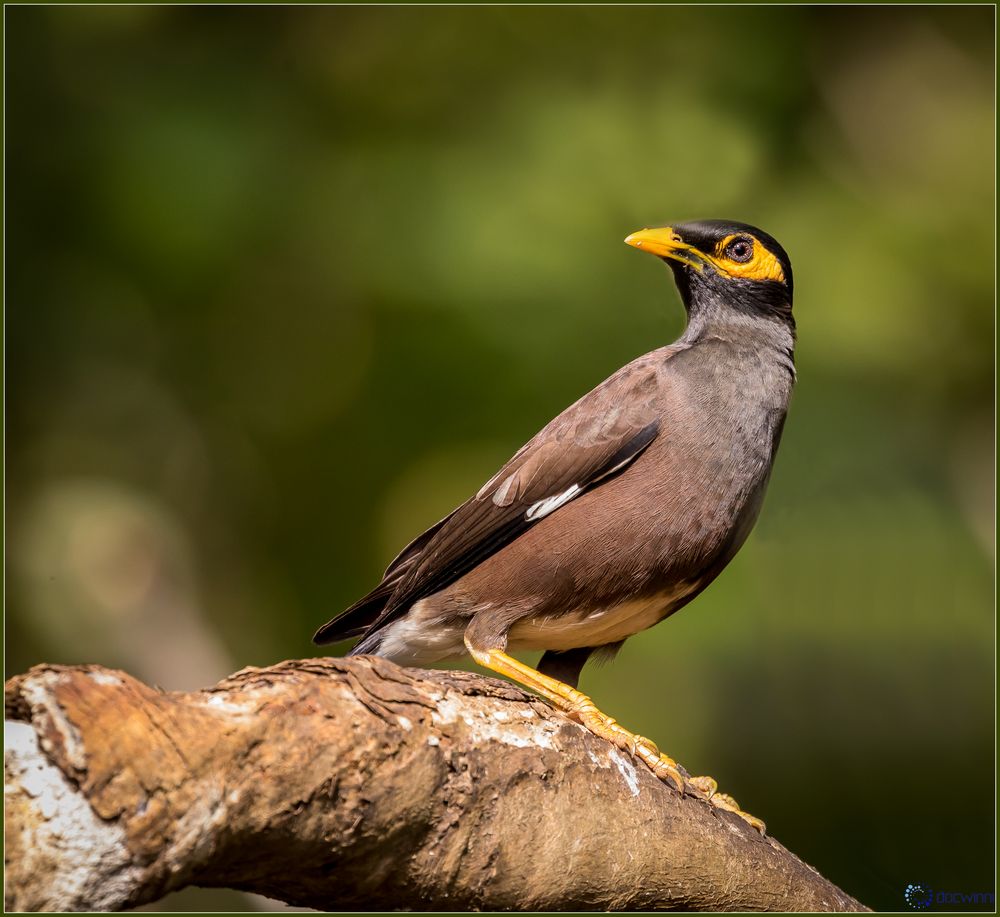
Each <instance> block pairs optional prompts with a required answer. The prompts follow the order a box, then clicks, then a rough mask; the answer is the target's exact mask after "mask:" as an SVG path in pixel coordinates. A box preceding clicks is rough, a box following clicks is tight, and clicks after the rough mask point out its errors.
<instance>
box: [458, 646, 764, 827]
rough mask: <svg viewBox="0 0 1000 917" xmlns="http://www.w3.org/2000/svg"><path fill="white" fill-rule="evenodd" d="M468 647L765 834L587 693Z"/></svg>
mask: <svg viewBox="0 0 1000 917" xmlns="http://www.w3.org/2000/svg"><path fill="white" fill-rule="evenodd" d="M465 646H466V648H467V649H468V650H469V653H470V654H471V656H472V658H473V659H475V660H476V662H478V663H479V664H480V665H481V666H483V667H484V668H487V669H490V670H491V671H493V672H496V673H497V674H499V675H506V676H507V677H508V678H510V679H513V680H514V681H516V682H517V683H518V684H520V685H523V686H524V687H526V688H530V689H531V690H532V691H535V692H536V693H538V694H540V695H541V696H542V697H544V698H545V699H546V700H547V701H549V702H550V703H551V704H552V705H553V706H555V707H556V709H558V710H562V711H563V712H564V713H566V714H567V715H569V716H570V717H572V718H573V719H575V720H577V721H578V722H580V723H582V724H583V725H584V726H585V727H586V728H587V729H589V730H590V731H591V732H592V733H594V735H596V736H600V737H601V738H602V739H607V740H608V741H609V742H611V743H612V744H613V745H615V746H617V747H618V748H621V749H625V750H627V751H629V752H630V753H631V754H634V755H636V756H637V757H639V758H641V759H642V761H643V762H644V763H645V764H646V765H647V766H648V767H649V769H650V770H651V771H652V772H653V773H654V774H656V776H657V777H659V778H660V779H661V780H668V781H670V782H671V783H672V784H673V785H674V787H675V788H676V789H677V790H678V791H680V792H681V793H683V792H684V791H685V790H693V791H694V792H695V794H696V795H700V796H703V797H704V798H706V799H708V801H709V802H710V803H711V804H712V805H713V806H715V807H716V808H719V809H725V810H726V811H728V812H733V813H735V814H736V815H739V816H740V818H742V819H743V820H744V821H746V822H748V823H749V824H750V825H752V826H753V827H754V828H756V829H757V830H758V831H760V833H761V834H763V833H764V831H765V826H764V822H762V821H761V820H760V819H759V818H755V817H754V816H753V815H750V814H749V813H748V812H744V811H743V810H742V809H741V808H740V807H739V805H738V804H737V802H736V800H735V799H733V797H732V796H729V795H728V794H726V793H720V792H718V789H719V785H718V784H717V783H716V782H715V780H713V779H712V778H711V777H691V776H690V775H688V773H687V771H685V770H684V769H683V768H681V767H680V766H679V765H678V764H677V762H676V761H674V760H673V759H672V758H671V757H669V756H668V755H665V754H662V753H661V752H660V750H659V749H658V748H657V747H656V745H655V744H654V743H653V742H651V741H650V740H649V739H647V738H645V737H644V736H640V735H636V734H635V733H632V732H629V731H628V730H627V729H625V728H624V727H623V726H621V725H619V723H618V722H617V721H616V720H615V719H613V718H612V717H610V716H608V715H607V714H605V713H602V712H601V711H600V710H598V709H597V706H596V705H595V704H594V702H593V701H592V700H591V699H590V698H589V697H587V695H586V694H583V693H582V692H581V691H577V690H576V688H571V687H570V686H569V685H567V684H563V683H562V682H561V681H558V680H556V679H555V678H551V677H550V676H548V675H544V674H542V673H541V672H539V671H537V670H536V669H533V668H531V666H529V665H525V664H524V663H523V662H519V661H518V660H517V659H515V658H514V657H513V656H509V655H508V654H507V653H505V652H504V651H503V650H499V649H495V648H494V649H479V648H478V647H476V646H474V645H473V644H472V642H471V641H470V640H469V637H468V635H466V638H465Z"/></svg>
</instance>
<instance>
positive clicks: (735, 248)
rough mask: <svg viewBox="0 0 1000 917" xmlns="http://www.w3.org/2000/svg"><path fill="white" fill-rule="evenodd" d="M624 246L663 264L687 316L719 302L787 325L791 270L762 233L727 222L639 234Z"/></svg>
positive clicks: (774, 242)
mask: <svg viewBox="0 0 1000 917" xmlns="http://www.w3.org/2000/svg"><path fill="white" fill-rule="evenodd" d="M625 241H626V242H627V243H628V244H629V245H632V246H635V247H636V248H638V249H641V250H642V251H644V252H650V253H651V254H653V255H657V256H659V257H660V258H662V259H663V260H664V261H666V262H667V263H668V264H669V265H670V267H671V268H672V269H673V272H674V277H675V279H676V281H677V287H678V289H679V290H680V293H681V298H682V299H683V300H684V306H685V308H687V310H688V311H689V312H691V311H692V310H697V309H698V308H699V306H701V305H703V304H706V303H708V302H721V303H724V304H725V305H727V306H730V307H732V308H736V309H740V310H743V311H747V312H750V313H752V314H755V315H768V316H775V317H780V318H783V319H785V320H786V321H789V322H791V313H792V265H791V262H790V261H789V260H788V255H787V254H786V253H785V250H784V249H783V248H782V247H781V246H780V245H779V244H778V242H777V240H776V239H774V238H773V237H772V236H769V235H768V234H767V233H766V232H762V231H761V230H759V229H757V228H755V227H753V226H749V225H747V224H746V223H734V222H732V221H731V220H701V221H699V222H697V223H677V224H675V225H673V226H664V227H661V228H659V229H642V230H640V231H639V232H634V233H632V235H630V236H629V237H628V238H626V239H625Z"/></svg>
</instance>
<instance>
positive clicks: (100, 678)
mask: <svg viewBox="0 0 1000 917" xmlns="http://www.w3.org/2000/svg"><path fill="white" fill-rule="evenodd" d="M87 677H88V678H89V679H90V680H91V681H92V682H94V684H96V685H108V686H109V687H113V688H118V687H121V686H122V685H123V684H124V682H123V681H122V680H121V679H120V678H119V677H118V676H117V675H112V674H111V673H110V672H88V673H87Z"/></svg>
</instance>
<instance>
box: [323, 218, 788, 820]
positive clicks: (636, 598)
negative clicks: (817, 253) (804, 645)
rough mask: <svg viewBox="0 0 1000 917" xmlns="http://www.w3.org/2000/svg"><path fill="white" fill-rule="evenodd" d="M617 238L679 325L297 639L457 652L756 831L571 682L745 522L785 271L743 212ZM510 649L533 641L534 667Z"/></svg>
mask: <svg viewBox="0 0 1000 917" xmlns="http://www.w3.org/2000/svg"><path fill="white" fill-rule="evenodd" d="M625 241H626V242H627V243H628V244H629V245H632V246H635V247H636V248H638V249H641V250H643V251H647V252H650V253H651V254H654V255H656V256H658V257H660V258H662V259H663V260H664V261H665V262H666V263H667V264H669V265H670V267H671V269H672V270H673V274H674V280H675V282H676V284H677V287H678V289H679V291H680V294H681V299H682V300H683V302H684V308H685V309H686V310H687V317H688V323H687V328H686V329H685V331H684V333H683V335H681V337H680V338H679V339H678V340H677V341H676V342H675V343H673V344H671V345H670V346H669V347H662V348H660V349H659V350H654V351H652V352H651V353H647V354H646V355H645V356H641V357H639V358H638V359H636V360H633V361H632V362H631V363H629V364H628V365H627V366H624V367H622V368H621V369H620V370H618V372H616V373H615V374H614V375H613V376H611V377H610V378H609V379H606V380H605V381H604V382H602V383H601V384H600V385H598V386H597V388H595V389H594V390H593V391H591V392H589V393H588V394H586V395H584V396H583V397H582V398H581V399H580V400H579V401H577V402H576V403H575V404H572V405H570V407H568V408H567V409H566V410H565V411H563V412H562V413H561V414H560V415H559V416H558V417H556V418H555V419H554V420H553V421H551V423H549V424H548V425H547V426H546V427H544V428H543V429H542V430H541V432H540V433H538V435H537V436H535V437H534V439H532V440H531V441H530V442H528V443H527V445H525V446H524V447H523V448H522V449H520V451H518V452H517V453H516V454H515V455H514V457H513V458H511V459H510V461H509V462H507V464H506V465H504V466H503V468H501V469H500V471H498V472H497V473H496V474H495V475H494V476H493V477H492V478H490V480H489V481H487V482H486V483H485V484H484V485H483V486H482V488H480V490H479V492H478V493H477V494H476V495H475V496H473V497H472V498H471V499H469V500H467V501H466V502H465V503H463V504H462V505H461V506H459V507H458V508H457V509H456V510H454V512H452V513H450V514H449V515H448V516H446V517H445V518H444V519H442V520H441V521H440V522H438V523H437V524H436V525H433V526H431V528H429V529H428V530H427V531H426V532H424V533H423V534H422V535H420V536H418V537H417V538H416V539H414V540H413V541H412V542H411V543H410V544H409V545H407V546H406V547H405V548H404V549H403V551H402V552H401V553H400V555H399V556H398V557H397V558H396V559H395V560H394V561H393V562H392V563H391V564H390V565H389V569H388V570H386V572H385V576H384V577H383V578H382V582H381V583H379V584H378V586H376V587H375V589H373V590H372V591H371V592H370V593H369V594H368V595H366V596H365V597H364V598H363V599H360V600H359V601H358V602H356V603H355V604H354V605H352V606H351V607H350V608H348V609H347V610H346V611H344V612H342V613H341V614H340V615H338V616H337V617H335V618H334V619H333V620H332V621H330V622H329V623H327V624H324V625H323V626H322V627H321V628H320V629H319V630H318V631H317V632H316V635H315V637H314V640H315V641H316V643H321V644H322V643H332V642H334V641H337V640H344V639H346V638H349V637H356V636H359V635H360V636H362V639H361V640H360V641H359V642H358V643H357V645H356V646H355V647H354V648H353V649H352V650H351V653H350V654H351V655H358V654H368V655H374V656H384V657H386V658H388V659H392V660H394V661H396V662H398V663H402V664H410V665H426V664H429V663H433V662H437V661H439V660H442V659H447V658H451V657H457V656H461V655H464V654H465V653H466V652H468V653H471V655H472V657H473V658H474V659H475V660H476V662H478V663H479V664H480V665H482V666H485V667H486V668H488V669H491V670H492V671H494V672H498V673H500V674H502V675H506V676H508V677H509V678H512V679H513V680H514V681H516V682H518V683H519V684H521V685H524V686H525V687H527V688H530V689H531V690H532V691H535V692H537V693H538V694H541V695H542V696H543V697H545V698H546V699H547V700H549V701H550V702H551V703H552V704H553V705H555V706H556V707H557V708H558V709H560V710H562V711H564V712H565V713H567V714H568V715H569V716H571V717H573V718H574V719H576V720H578V721H579V722H581V723H582V724H583V725H584V726H586V727H587V728H588V729H590V730H591V731H592V732H594V733H595V734H597V735H599V736H603V737H604V738H606V739H608V740H610V741H611V742H613V743H614V744H615V745H617V746H618V747H620V748H624V749H628V750H629V751H630V752H632V753H634V754H636V755H638V756H639V757H640V758H642V760H643V761H645V762H646V764H647V765H648V766H649V767H650V768H651V769H652V770H653V771H654V773H656V774H657V775H658V776H660V777H661V778H664V779H666V780H670V781H672V782H673V783H674V784H675V785H676V786H677V788H678V789H680V790H681V791H682V792H683V791H684V790H685V789H691V790H692V791H693V792H694V793H695V795H704V796H708V797H709V798H710V799H711V801H712V802H713V803H714V804H715V805H717V806H719V807H721V808H726V809H730V810H732V811H736V812H738V814H740V815H742V816H743V817H744V818H746V819H747V820H748V821H749V822H751V824H754V825H755V826H756V827H758V828H759V829H761V830H763V824H762V823H761V822H760V821H759V820H758V819H755V818H753V816H749V815H747V814H746V813H744V812H741V811H740V810H739V807H738V806H737V805H736V803H735V801H734V800H733V799H732V798H731V797H728V796H726V795H725V794H722V793H717V792H716V790H717V787H716V784H715V781H714V780H712V779H711V778H710V777H690V776H688V775H687V774H686V772H682V770H681V769H680V768H679V767H678V766H677V764H676V763H675V762H674V761H673V760H672V759H670V758H669V757H667V756H666V755H662V754H660V752H659V751H658V749H657V748H656V746H655V745H654V744H653V743H652V742H650V741H649V740H648V739H645V738H643V737H642V736H637V735H634V734H632V733H630V732H628V731H627V730H626V729H624V728H622V727H621V726H620V725H618V723H616V722H615V720H613V719H611V718H610V717H608V716H606V715H605V714H604V713H602V712H601V711H600V710H598V709H597V707H595V706H594V703H593V702H592V701H591V700H590V698H589V697H587V696H585V695H584V694H582V693H581V692H580V691H578V690H576V684H577V681H578V679H579V675H580V671H581V669H582V668H583V665H584V663H585V662H586V661H587V659H588V658H589V657H590V656H591V654H593V653H605V654H609V655H613V654H614V653H616V652H617V651H618V649H620V648H621V645H622V643H623V642H624V641H625V640H626V639H627V638H628V637H631V636H632V635H633V634H636V633H638V632H639V631H641V630H645V629H646V628H647V627H652V626H653V625H654V624H657V623H659V622H660V621H662V620H663V619H664V618H666V617H668V616H669V615H671V614H673V613H674V612H675V611H677V610H678V609H679V608H681V607H683V606H684V605H686V604H687V603H688V602H690V601H691V600H692V599H693V598H694V597H695V596H696V595H698V593H699V592H701V591H702V590H703V589H704V588H705V587H706V586H708V584H709V583H711V582H712V580H713V579H715V577H716V576H718V575H719V573H720V572H721V571H722V569H723V568H724V567H725V566H726V564H728V563H729V561H730V560H731V559H732V558H733V556H734V555H735V554H736V552H737V551H738V550H739V548H740V546H741V545H742V544H743V542H744V540H745V539H746V537H747V535H748V534H749V532H750V529H751V528H752V527H753V524H754V522H755V520H756V519H757V515H758V512H759V511H760V507H761V502H762V501H763V498H764V490H765V488H766V487H767V482H768V478H769V477H770V474H771V466H772V463H773V462H774V455H775V451H776V450H777V448H778V441H779V439H780V437H781V430H782V426H783V424H784V421H785V412H786V410H787V407H788V400H789V396H790V394H791V390H792V384H793V382H794V380H795V365H794V362H793V348H794V345H795V321H794V319H793V318H792V268H791V264H790V263H789V260H788V255H786V254H785V251H784V249H782V247H781V246H780V245H779V244H778V243H777V242H776V241H775V240H774V239H773V238H772V237H771V236H769V235H768V234H767V233H765V232H761V231H760V230H759V229H755V228H754V227H753V226H748V225H746V224H744V223H733V222H728V221H723V220H706V221H704V222H697V223H684V224H678V225H676V226H668V227H664V228H662V229H644V230H642V231H640V232H636V233H633V234H632V235H630V236H629V237H628V238H627V239H626V240H625ZM509 649H510V650H517V649H524V650H545V653H544V655H543V656H542V659H541V662H540V663H539V665H538V669H537V670H536V669H533V668H531V667H530V666H527V665H525V664H523V663H521V662H518V660H516V659H514V658H513V657H512V656H510V655H508V653H507V651H508V650H509Z"/></svg>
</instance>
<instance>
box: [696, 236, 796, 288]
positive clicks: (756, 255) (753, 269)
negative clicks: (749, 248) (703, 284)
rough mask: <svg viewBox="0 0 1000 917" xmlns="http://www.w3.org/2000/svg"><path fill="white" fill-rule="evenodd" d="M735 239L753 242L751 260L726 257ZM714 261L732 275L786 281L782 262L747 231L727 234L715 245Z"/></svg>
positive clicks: (751, 278)
mask: <svg viewBox="0 0 1000 917" xmlns="http://www.w3.org/2000/svg"><path fill="white" fill-rule="evenodd" d="M734 239H748V240H750V241H752V242H753V254H752V255H751V257H750V260H749V261H733V260H732V259H731V258H727V257H726V248H727V246H728V245H729V243H730V242H732V241H733V240H734ZM712 262H713V263H714V264H715V265H716V266H717V267H718V268H719V269H720V270H722V271H723V272H724V273H726V274H728V275H729V276H730V277H743V278H745V279H746V280H775V281H777V282H778V283H784V282H785V272H784V271H783V270H782V268H781V262H780V261H779V260H778V259H777V258H775V257H774V255H772V254H771V253H770V252H769V251H768V250H767V249H766V248H764V246H763V245H761V244H760V241H759V240H758V239H755V238H754V237H753V236H751V235H749V234H747V233H742V232H741V233H733V235H731V236H726V238H725V239H723V240H722V241H721V242H720V243H719V244H718V245H716V246H715V256H714V257H713V258H712Z"/></svg>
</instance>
